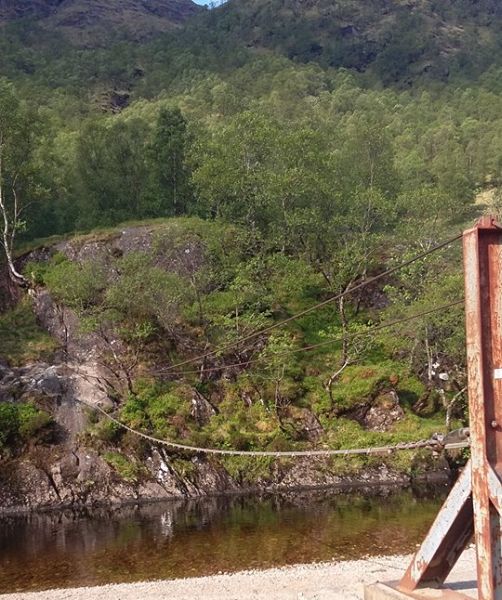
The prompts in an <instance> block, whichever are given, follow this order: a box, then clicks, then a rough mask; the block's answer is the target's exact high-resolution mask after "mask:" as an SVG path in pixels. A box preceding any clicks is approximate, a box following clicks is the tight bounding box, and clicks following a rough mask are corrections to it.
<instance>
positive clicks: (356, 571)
mask: <svg viewBox="0 0 502 600" xmlns="http://www.w3.org/2000/svg"><path fill="white" fill-rule="evenodd" d="M409 558H410V557H406V556H385V557H375V558H369V559H366V560H358V561H347V562H339V563H323V564H314V565H297V566H293V567H285V568H280V569H269V570H266V571H244V572H241V573H235V574H231V575H229V574H223V575H215V576H213V577H199V578H194V579H177V580H173V581H152V582H145V583H134V584H120V585H109V586H101V587H92V588H77V589H66V590H51V591H48V592H40V593H29V594H28V593H17V594H2V595H0V600H362V598H363V586H364V585H365V584H366V583H374V582H376V581H390V580H396V579H399V577H400V575H401V574H402V573H403V571H404V569H405V567H406V566H407V564H408V561H409ZM474 561H475V558H474V551H473V549H472V548H470V549H469V550H467V552H465V554H464V555H463V556H462V558H461V559H460V561H459V563H458V565H457V566H456V568H455V570H454V572H453V574H452V578H451V579H452V581H453V582H456V583H454V585H455V587H457V589H462V591H463V592H464V593H466V591H467V590H468V589H469V587H472V585H473V583H472V580H473V579H474ZM462 582H468V583H467V585H464V584H463V583H462ZM471 591H472V590H471ZM473 597H474V595H473Z"/></svg>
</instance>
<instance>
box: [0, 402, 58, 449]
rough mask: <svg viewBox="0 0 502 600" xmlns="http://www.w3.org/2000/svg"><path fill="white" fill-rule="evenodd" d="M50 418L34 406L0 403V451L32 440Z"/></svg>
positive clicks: (48, 422) (50, 421) (49, 421)
mask: <svg viewBox="0 0 502 600" xmlns="http://www.w3.org/2000/svg"><path fill="white" fill-rule="evenodd" d="M50 423H52V418H51V417H50V415H48V414H47V413H46V412H45V411H43V410H40V409H39V408H37V407H36V406H35V405H34V404H31V403H28V404H10V403H8V402H0V450H1V449H2V448H5V447H8V446H14V445H16V444H18V443H20V442H26V441H29V440H30V439H32V438H33V437H34V436H35V435H36V434H37V433H38V432H39V431H41V430H43V429H44V428H45V427H47V426H48V425H49V424H50Z"/></svg>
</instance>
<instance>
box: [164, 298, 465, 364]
mask: <svg viewBox="0 0 502 600" xmlns="http://www.w3.org/2000/svg"><path fill="white" fill-rule="evenodd" d="M463 302H464V300H456V301H455V302H450V303H449V304H444V305H442V306H438V307H436V308H431V309H429V310H424V311H422V312H419V313H415V314H413V315H410V316H408V317H403V318H402V319H395V320H394V321H390V322H388V323H382V324H380V325H375V326H374V327H370V328H368V329H367V330H366V331H356V332H354V333H351V334H348V335H347V336H345V337H336V338H332V339H329V340H325V341H324V342H319V343H317V344H311V345H309V346H302V347H301V348H294V349H292V350H285V351H283V352H275V353H271V354H270V355H269V356H270V357H277V356H289V355H291V354H298V353H300V352H309V351H310V350H315V349H317V348H322V347H324V346H329V345H331V344H336V343H338V342H343V341H344V339H345V340H351V339H354V338H357V337H363V336H365V335H371V334H372V333H373V332H375V331H381V330H382V329H387V328H389V327H394V326H395V325H401V324H402V323H408V322H409V321H413V320H415V319H418V318H420V317H425V316H427V315H431V314H433V313H436V312H439V311H442V310H447V309H449V308H453V307H454V306H458V305H459V304H463ZM264 358H265V359H266V358H267V357H266V356H265V357H261V358H259V357H256V358H250V359H249V360H245V361H241V362H237V363H232V364H228V365H220V366H219V367H208V368H207V369H203V368H200V369H193V370H189V371H171V372H170V373H169V375H179V376H181V375H192V374H193V375H195V374H201V373H211V372H217V371H223V370H225V369H232V368H237V367H246V366H247V365H250V364H253V363H257V362H260V361H261V360H263V359H264ZM161 372H162V373H163V372H164V371H161Z"/></svg>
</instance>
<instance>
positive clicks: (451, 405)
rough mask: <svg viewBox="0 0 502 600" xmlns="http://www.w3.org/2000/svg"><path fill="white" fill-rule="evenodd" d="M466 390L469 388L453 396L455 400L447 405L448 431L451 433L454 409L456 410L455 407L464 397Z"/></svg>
mask: <svg viewBox="0 0 502 600" xmlns="http://www.w3.org/2000/svg"><path fill="white" fill-rule="evenodd" d="M466 389H467V388H465V387H464V388H462V389H461V390H460V391H459V392H457V393H456V394H455V396H453V398H452V399H451V400H450V401H449V402H448V403H445V404H446V421H445V426H446V431H451V422H452V417H453V409H454V408H455V405H456V404H457V402H458V401H459V400H460V398H461V397H462V396H463V395H464V393H465V391H466Z"/></svg>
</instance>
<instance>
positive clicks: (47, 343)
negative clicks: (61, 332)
mask: <svg viewBox="0 0 502 600" xmlns="http://www.w3.org/2000/svg"><path fill="white" fill-rule="evenodd" d="M0 339H1V340H2V342H1V346H0V356H1V357H2V358H4V359H6V360H8V361H9V363H11V364H12V365H14V366H15V365H22V364H26V363H27V362H29V361H33V360H37V359H47V358H48V357H49V356H50V354H51V353H52V352H53V351H54V350H56V348H57V344H56V342H55V340H54V339H53V338H51V336H50V335H49V334H48V333H47V332H46V331H44V330H43V329H42V328H41V327H40V325H39V324H38V323H37V320H36V317H35V315H34V313H33V308H32V305H31V302H30V301H29V300H28V299H25V300H23V301H22V302H20V303H19V304H17V305H16V306H15V307H14V308H13V309H11V310H9V311H7V312H5V313H3V314H0Z"/></svg>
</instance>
